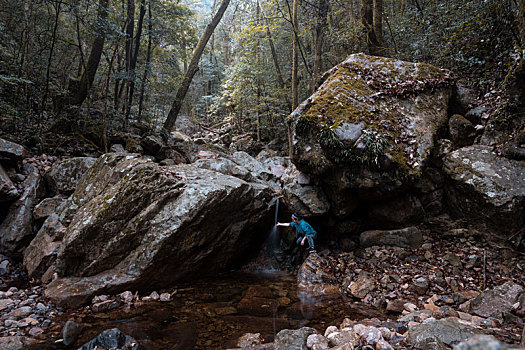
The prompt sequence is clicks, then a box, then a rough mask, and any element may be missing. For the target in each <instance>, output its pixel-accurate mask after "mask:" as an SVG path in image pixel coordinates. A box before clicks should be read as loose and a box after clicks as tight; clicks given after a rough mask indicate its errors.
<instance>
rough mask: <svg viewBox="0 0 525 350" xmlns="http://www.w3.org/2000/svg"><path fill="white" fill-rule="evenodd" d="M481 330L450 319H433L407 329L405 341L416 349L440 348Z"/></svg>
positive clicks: (430, 349) (429, 349) (465, 338)
mask: <svg viewBox="0 0 525 350" xmlns="http://www.w3.org/2000/svg"><path fill="white" fill-rule="evenodd" d="M480 333H481V331H480V330H479V329H477V328H474V327H470V326H467V325H464V324H461V323H457V322H452V321H450V320H434V321H430V322H427V323H423V324H421V325H418V326H414V327H412V328H410V329H409V330H408V338H407V342H408V344H410V345H411V346H413V347H415V348H417V349H425V350H427V349H428V350H434V349H436V350H438V349H439V350H441V349H446V346H445V345H448V346H452V345H454V344H457V343H459V342H461V341H463V340H467V339H469V338H471V337H472V336H474V335H476V334H480Z"/></svg>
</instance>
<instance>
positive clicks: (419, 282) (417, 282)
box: [409, 277, 430, 295]
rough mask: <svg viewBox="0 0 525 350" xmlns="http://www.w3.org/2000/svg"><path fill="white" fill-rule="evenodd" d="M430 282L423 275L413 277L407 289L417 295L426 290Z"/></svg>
mask: <svg viewBox="0 0 525 350" xmlns="http://www.w3.org/2000/svg"><path fill="white" fill-rule="evenodd" d="M429 286H430V283H429V281H428V279H427V278H425V277H418V278H416V279H414V281H413V282H412V285H411V286H410V287H409V290H410V291H411V292H413V293H415V294H417V295H423V294H425V293H426V292H427V290H428V287H429Z"/></svg>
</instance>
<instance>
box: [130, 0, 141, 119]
mask: <svg viewBox="0 0 525 350" xmlns="http://www.w3.org/2000/svg"><path fill="white" fill-rule="evenodd" d="M145 14H146V0H142V1H141V3H140V11H139V21H138V23H137V36H136V37H135V47H134V52H133V56H132V57H131V62H130V75H131V76H130V80H129V96H128V108H127V109H126V118H129V114H130V112H131V104H132V103H133V93H134V91H135V76H136V74H135V68H136V67H137V60H138V57H139V49H140V39H141V36H142V25H143V23H144V15H145Z"/></svg>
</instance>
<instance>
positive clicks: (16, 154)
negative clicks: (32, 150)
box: [0, 138, 29, 160]
mask: <svg viewBox="0 0 525 350" xmlns="http://www.w3.org/2000/svg"><path fill="white" fill-rule="evenodd" d="M28 156H29V153H28V152H27V151H26V149H25V148H24V147H23V146H21V145H19V144H17V143H14V142H11V141H7V140H5V139H3V138H0V159H7V160H21V159H23V158H26V157H28Z"/></svg>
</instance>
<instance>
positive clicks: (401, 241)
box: [359, 226, 423, 248]
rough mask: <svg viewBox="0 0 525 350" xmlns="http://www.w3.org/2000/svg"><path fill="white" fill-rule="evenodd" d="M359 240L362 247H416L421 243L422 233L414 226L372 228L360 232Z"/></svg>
mask: <svg viewBox="0 0 525 350" xmlns="http://www.w3.org/2000/svg"><path fill="white" fill-rule="evenodd" d="M359 242H360V244H361V246H363V247H372V246H375V245H389V246H396V247H401V248H417V247H419V246H421V244H422V243H423V234H422V233H421V231H420V230H419V229H418V228H417V227H415V226H412V227H407V228H404V229H401V230H388V231H379V230H373V231H365V232H363V233H361V235H360V236H359Z"/></svg>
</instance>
